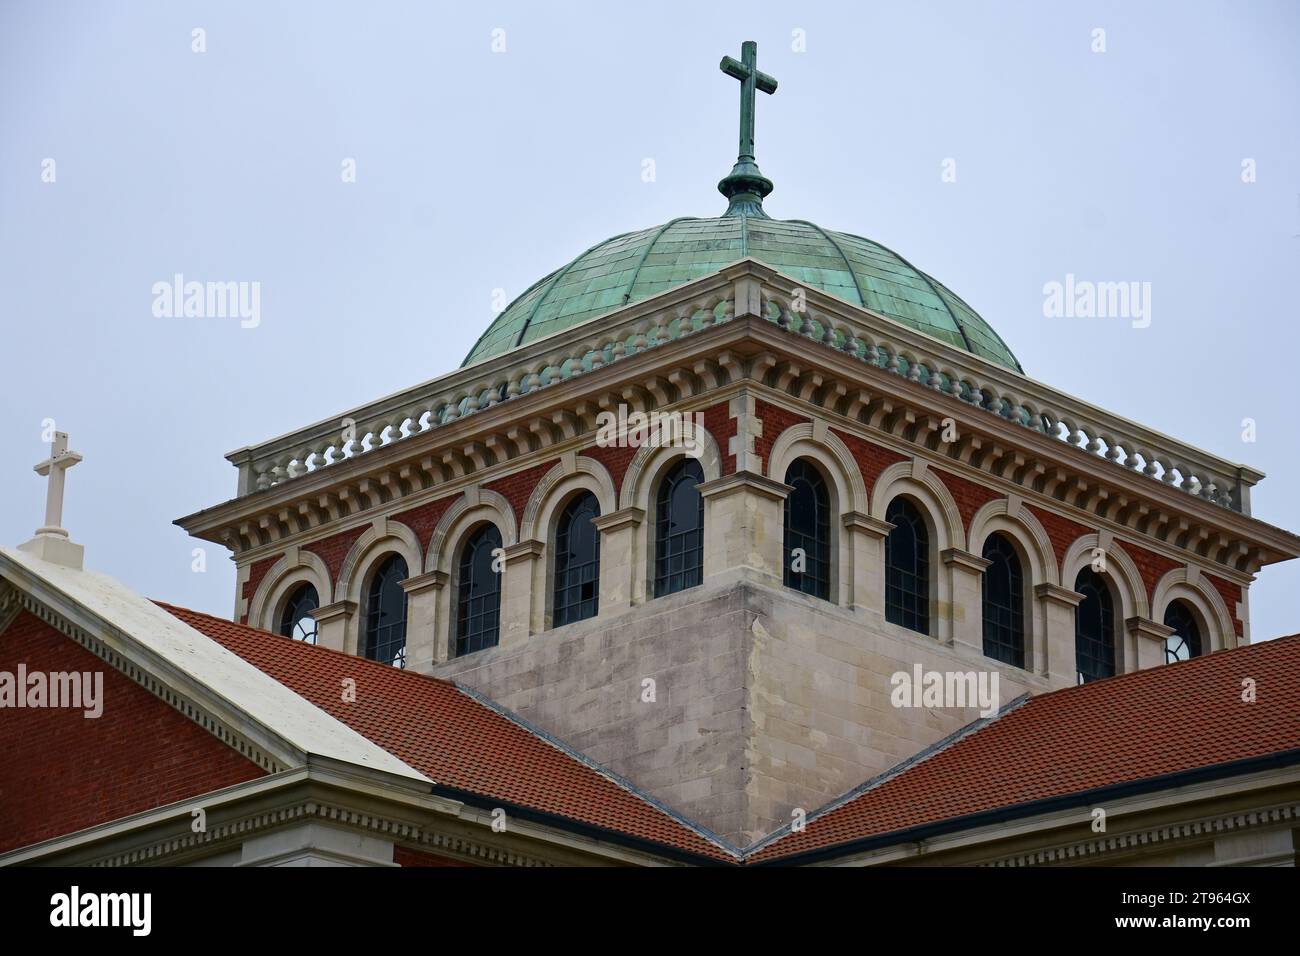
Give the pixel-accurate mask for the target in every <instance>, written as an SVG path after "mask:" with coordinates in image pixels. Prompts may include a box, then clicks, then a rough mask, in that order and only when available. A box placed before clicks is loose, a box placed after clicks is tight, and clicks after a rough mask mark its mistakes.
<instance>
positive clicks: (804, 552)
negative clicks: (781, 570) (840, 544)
mask: <svg viewBox="0 0 1300 956" xmlns="http://www.w3.org/2000/svg"><path fill="white" fill-rule="evenodd" d="M785 483H786V484H787V485H789V486H790V487H791V489H792V490H791V491H790V494H789V496H788V497H787V498H786V499H785V586H786V587H788V588H794V589H795V590H796V591H802V592H803V593H804V594H811V595H812V596H813V597H819V598H826V599H829V598H830V593H831V565H830V554H831V519H830V510H831V502H830V494H829V493H828V492H827V490H826V482H825V481H824V480H823V479H822V476H821V472H819V471H818V470H817V469H816V468H815V467H814V466H813V465H812V464H811V463H809V462H808V461H807V460H805V459H803V458H800V459H798V460H797V461H795V462H794V463H793V464H792V465H791V466H790V467H789V468H788V469H787V470H786V473H785ZM796 548H798V549H799V550H800V552H801V555H800V556H796V555H795V553H794V551H795V549H796Z"/></svg>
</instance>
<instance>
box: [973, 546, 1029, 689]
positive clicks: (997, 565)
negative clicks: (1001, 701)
mask: <svg viewBox="0 0 1300 956" xmlns="http://www.w3.org/2000/svg"><path fill="white" fill-rule="evenodd" d="M984 560H986V561H988V562H989V566H988V567H987V568H985V569H984V584H983V590H984V656H985V657H991V658H993V659H994V660H996V661H1002V662H1003V663H1004V664H1013V665H1015V666H1016V667H1024V666H1025V591H1024V576H1023V575H1022V573H1021V570H1020V556H1019V555H1018V554H1016V549H1015V548H1014V547H1012V545H1011V542H1010V541H1008V540H1007V538H1006V536H1005V535H1001V534H991V535H989V536H988V540H986V541H985V542H984Z"/></svg>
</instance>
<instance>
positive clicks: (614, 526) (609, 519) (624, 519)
mask: <svg viewBox="0 0 1300 956" xmlns="http://www.w3.org/2000/svg"><path fill="white" fill-rule="evenodd" d="M644 520H645V509H644V508H620V509H619V510H618V511H611V512H610V513H609V514H607V515H601V516H600V517H599V518H592V519H591V523H592V524H593V525H595V526H596V530H597V531H599V532H601V533H602V534H603V533H604V532H606V531H617V530H618V529H619V528H624V527H628V526H631V527H633V528H635V527H636V526H637V525H639V524H640V523H641V522H642V521H644Z"/></svg>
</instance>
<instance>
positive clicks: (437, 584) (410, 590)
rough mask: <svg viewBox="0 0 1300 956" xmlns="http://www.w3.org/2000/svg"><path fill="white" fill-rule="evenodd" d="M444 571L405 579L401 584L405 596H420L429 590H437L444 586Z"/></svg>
mask: <svg viewBox="0 0 1300 956" xmlns="http://www.w3.org/2000/svg"><path fill="white" fill-rule="evenodd" d="M446 583H447V572H446V571H430V572H428V573H427V574H417V575H414V576H413V577H409V578H407V579H406V580H405V581H403V582H402V590H403V591H405V592H406V593H407V594H422V593H423V592H425V591H427V590H429V589H430V588H433V589H435V590H436V589H438V588H441V587H443V586H444V585H446Z"/></svg>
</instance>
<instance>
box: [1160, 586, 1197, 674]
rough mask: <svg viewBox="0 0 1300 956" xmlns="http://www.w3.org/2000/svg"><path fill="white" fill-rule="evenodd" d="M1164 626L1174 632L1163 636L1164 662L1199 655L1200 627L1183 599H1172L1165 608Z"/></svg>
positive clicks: (1168, 662) (1184, 659) (1183, 659)
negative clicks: (1165, 636)
mask: <svg viewBox="0 0 1300 956" xmlns="http://www.w3.org/2000/svg"><path fill="white" fill-rule="evenodd" d="M1165 627H1172V628H1173V629H1174V633H1172V634H1170V635H1169V636H1168V637H1167V638H1165V663H1166V664H1172V663H1173V662H1174V661H1186V660H1190V659H1191V658H1193V657H1200V656H1201V629H1200V627H1198V626H1197V624H1196V616H1195V615H1194V614H1192V609H1191V608H1190V607H1188V606H1187V603H1186V602H1185V601H1173V602H1172V603H1170V605H1169V607H1167V608H1166V609H1165Z"/></svg>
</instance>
